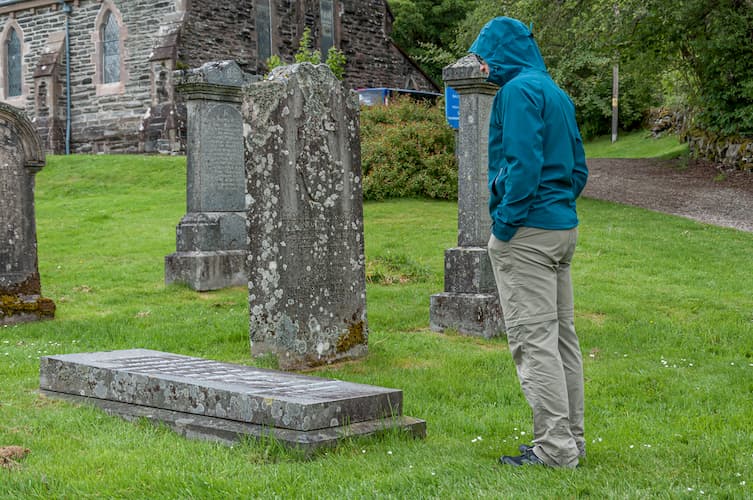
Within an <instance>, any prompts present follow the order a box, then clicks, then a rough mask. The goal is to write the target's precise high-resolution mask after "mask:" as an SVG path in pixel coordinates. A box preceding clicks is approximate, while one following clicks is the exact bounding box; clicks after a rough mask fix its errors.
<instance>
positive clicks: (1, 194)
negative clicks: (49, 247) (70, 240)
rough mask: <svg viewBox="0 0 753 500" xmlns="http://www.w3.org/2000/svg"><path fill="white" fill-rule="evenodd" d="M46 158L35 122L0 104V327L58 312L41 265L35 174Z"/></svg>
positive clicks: (12, 108) (10, 107) (45, 317)
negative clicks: (45, 290) (44, 292)
mask: <svg viewBox="0 0 753 500" xmlns="http://www.w3.org/2000/svg"><path fill="white" fill-rule="evenodd" d="M44 161H45V158H44V150H43V149H42V144H41V142H40V140H39V136H38V135H37V133H36V131H35V130H34V127H33V125H32V124H31V122H30V121H29V120H28V119H27V118H26V116H24V115H23V114H22V113H21V112H20V111H18V110H17V109H16V108H14V107H12V106H9V105H7V104H4V103H0V325H12V324H16V323H22V322H26V321H35V320H39V319H49V318H52V317H53V316H54V315H55V303H54V302H53V301H52V300H50V299H46V298H43V297H41V285H40V280H39V268H38V265H37V230H36V220H35V215H34V176H35V175H36V173H37V172H39V171H40V170H41V169H42V167H43V166H44Z"/></svg>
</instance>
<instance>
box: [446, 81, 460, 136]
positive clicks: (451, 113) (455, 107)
mask: <svg viewBox="0 0 753 500" xmlns="http://www.w3.org/2000/svg"><path fill="white" fill-rule="evenodd" d="M444 113H445V117H446V118H447V123H449V124H450V127H452V128H454V129H455V130H457V129H458V128H460V95H458V93H457V91H456V90H455V89H453V88H452V87H448V86H445V88H444Z"/></svg>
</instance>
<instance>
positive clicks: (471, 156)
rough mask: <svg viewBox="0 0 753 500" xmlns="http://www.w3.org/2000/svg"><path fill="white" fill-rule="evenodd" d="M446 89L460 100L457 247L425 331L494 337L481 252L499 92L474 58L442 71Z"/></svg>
mask: <svg viewBox="0 0 753 500" xmlns="http://www.w3.org/2000/svg"><path fill="white" fill-rule="evenodd" d="M442 74H443V77H444V80H445V83H446V84H447V85H448V86H450V87H452V88H454V89H455V90H456V91H457V92H458V94H459V96H460V127H459V131H458V140H457V155H458V247H457V248H451V249H449V250H447V251H446V252H445V291H444V293H440V294H436V295H433V296H432V297H431V304H430V308H429V317H430V326H431V329H432V330H434V331H439V332H442V331H445V330H448V329H449V330H457V331H458V332H459V333H462V334H466V335H476V336H482V337H493V336H496V335H500V334H501V333H503V332H504V320H503V316H502V309H501V307H500V305H499V298H498V296H497V290H496V285H495V283H494V274H493V273H492V268H491V262H490V260H489V256H488V254H487V251H486V245H487V242H488V241H489V236H490V231H489V228H490V227H491V218H490V217H489V209H488V200H489V192H488V181H487V178H488V174H487V171H488V158H489V156H488V143H489V115H490V112H491V107H492V101H493V100H494V95H495V94H496V92H497V89H498V87H497V86H496V85H492V84H490V83H487V82H486V78H485V77H484V75H482V74H481V71H480V69H479V64H478V62H477V60H476V58H475V57H474V56H466V57H464V58H462V59H460V60H458V61H457V62H455V63H454V64H452V65H450V66H447V67H446V68H444V70H443V72H442Z"/></svg>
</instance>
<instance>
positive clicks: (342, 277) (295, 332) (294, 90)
mask: <svg viewBox="0 0 753 500" xmlns="http://www.w3.org/2000/svg"><path fill="white" fill-rule="evenodd" d="M244 92H245V94H244V100H243V119H244V123H245V148H246V171H247V175H248V186H247V190H248V195H249V198H250V203H249V213H248V224H249V227H248V231H249V233H248V234H249V255H248V269H249V284H248V288H249V306H250V318H251V321H250V337H251V349H252V353H253V354H254V355H259V354H264V353H272V354H275V355H277V358H278V361H279V365H280V367H281V368H283V369H293V368H303V367H310V366H316V365H321V364H324V363H329V362H333V361H336V360H340V359H348V358H356V357H360V356H363V355H365V354H366V352H367V336H368V328H367V321H366V280H365V271H364V250H363V249H364V244H363V194H362V187H361V156H360V153H361V149H360V136H359V122H358V120H359V115H358V113H359V107H358V98H357V96H356V94H355V92H353V91H349V90H347V89H346V87H345V86H344V85H343V84H342V83H341V82H340V81H338V80H337V79H336V78H335V76H334V75H333V74H332V72H331V71H330V70H329V68H327V67H326V66H324V65H318V66H314V65H312V64H309V63H303V64H296V65H293V66H285V67H280V68H276V69H275V70H273V71H272V73H271V74H270V76H269V77H268V78H267V80H265V81H263V82H258V83H255V84H252V85H249V86H247V87H246V88H245V90H244Z"/></svg>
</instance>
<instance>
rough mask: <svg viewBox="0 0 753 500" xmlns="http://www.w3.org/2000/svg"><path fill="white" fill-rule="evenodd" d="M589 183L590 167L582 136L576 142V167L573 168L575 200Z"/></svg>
mask: <svg viewBox="0 0 753 500" xmlns="http://www.w3.org/2000/svg"><path fill="white" fill-rule="evenodd" d="M586 181H588V167H587V166H586V152H585V151H584V150H583V139H581V137H580V134H578V137H577V138H576V140H575V166H574V167H573V178H572V182H573V199H576V198H578V196H580V193H581V192H582V191H583V188H585V187H586Z"/></svg>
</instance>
